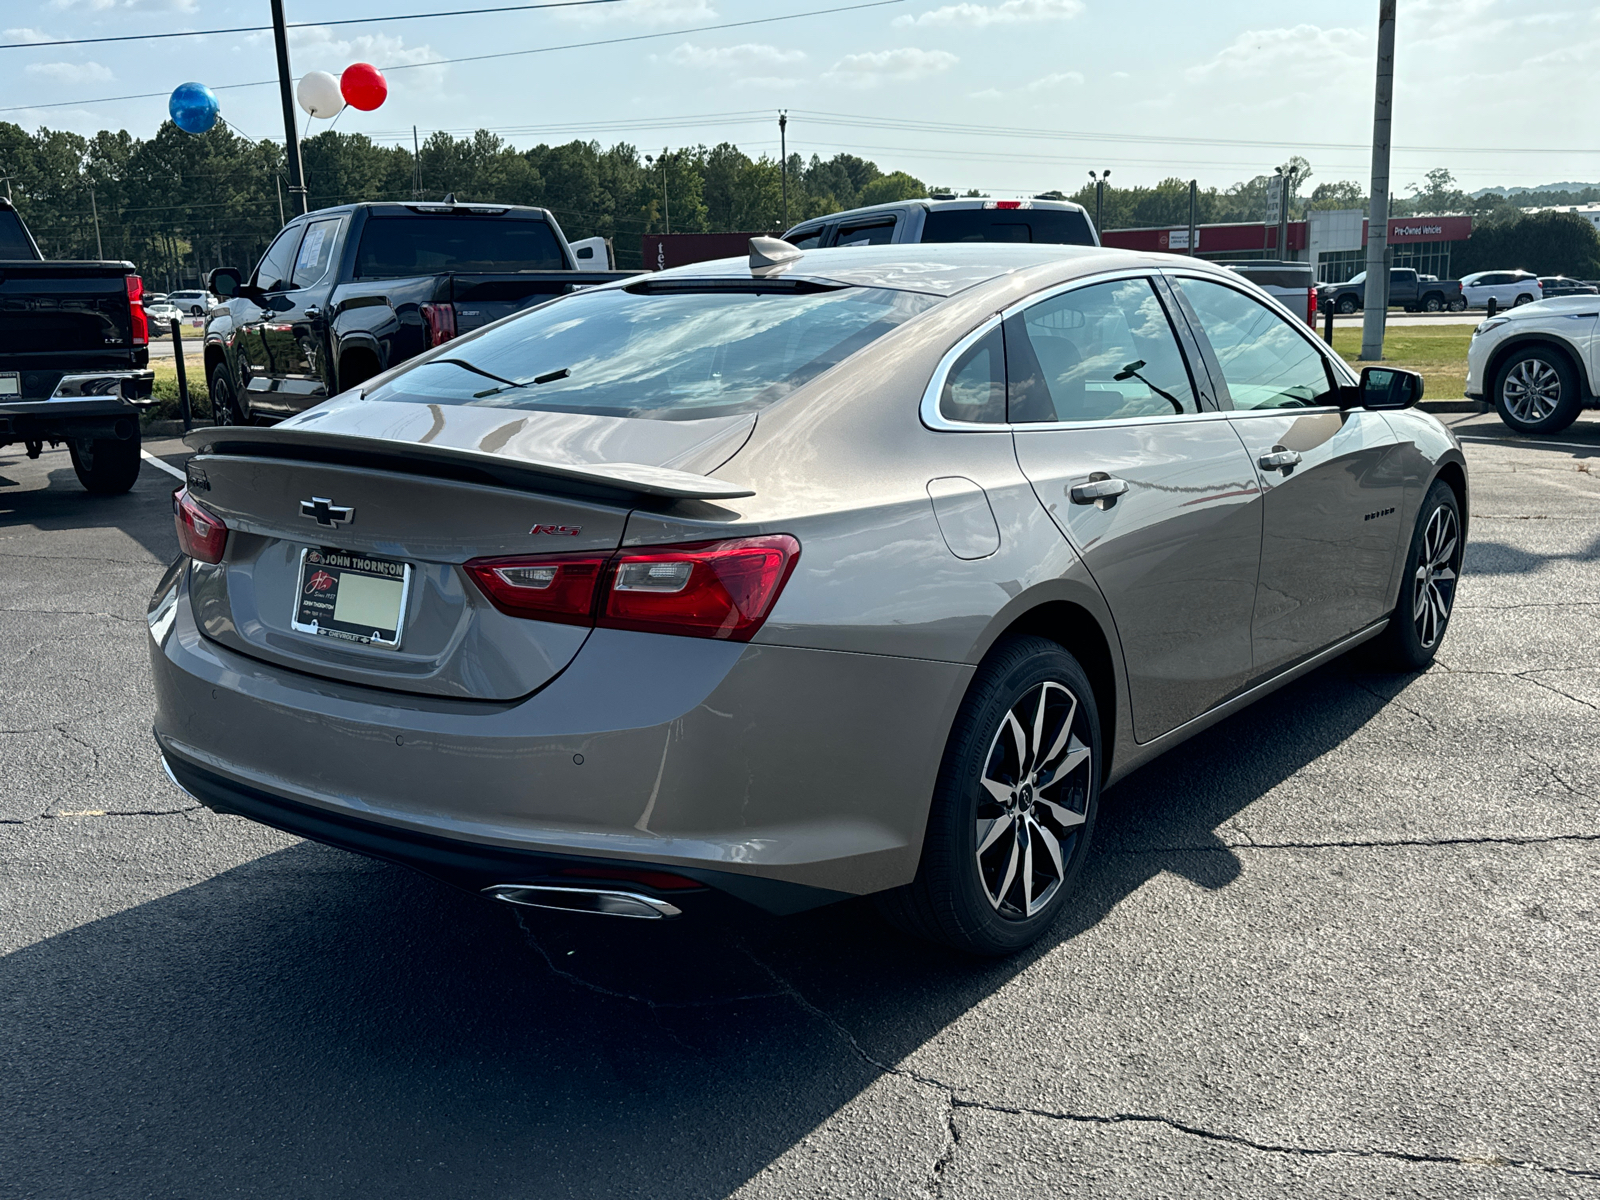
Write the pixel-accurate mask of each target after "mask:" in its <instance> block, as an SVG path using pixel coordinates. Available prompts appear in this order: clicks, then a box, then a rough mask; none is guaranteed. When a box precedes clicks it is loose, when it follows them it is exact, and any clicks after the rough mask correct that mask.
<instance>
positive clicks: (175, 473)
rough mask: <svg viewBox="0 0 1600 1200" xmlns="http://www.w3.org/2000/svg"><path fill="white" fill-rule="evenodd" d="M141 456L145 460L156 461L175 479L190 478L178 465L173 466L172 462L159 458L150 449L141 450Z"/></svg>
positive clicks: (157, 464) (156, 463)
mask: <svg viewBox="0 0 1600 1200" xmlns="http://www.w3.org/2000/svg"><path fill="white" fill-rule="evenodd" d="M139 457H140V458H142V459H144V460H145V462H149V463H154V464H155V465H156V466H158V467H160V468H161V469H162V470H163V471H165V472H166V473H167V474H168V475H171V476H172V477H173V478H174V479H182V480H185V481H187V480H188V478H189V477H188V476H187V475H185V474H184V473H183V472H182V471H180V470H178V468H177V467H175V466H173V465H172V464H171V463H165V462H162V461H161V460H160V459H159V458H157V457H156V456H155V455H154V454H151V453H150V451H148V450H141V451H139Z"/></svg>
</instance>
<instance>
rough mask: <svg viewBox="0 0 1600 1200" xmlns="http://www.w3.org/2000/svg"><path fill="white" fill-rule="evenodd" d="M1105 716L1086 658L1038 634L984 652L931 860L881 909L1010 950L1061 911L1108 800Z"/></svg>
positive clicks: (946, 936) (924, 933) (939, 793)
mask: <svg viewBox="0 0 1600 1200" xmlns="http://www.w3.org/2000/svg"><path fill="white" fill-rule="evenodd" d="M1100 770H1101V763H1100V717H1099V711H1098V709H1097V707H1096V705H1095V700H1094V691H1093V689H1092V688H1091V687H1090V684H1089V678H1088V676H1087V675H1086V674H1085V673H1084V670H1083V668H1082V667H1081V666H1079V665H1078V660H1077V659H1075V658H1073V657H1072V655H1070V654H1068V653H1067V652H1066V651H1065V650H1063V649H1062V648H1061V647H1060V646H1059V645H1057V644H1056V643H1054V642H1051V641H1047V640H1045V639H1044V638H1039V637H1016V638H1010V639H1008V640H1006V641H1004V642H1002V643H1001V644H1000V645H999V646H997V647H996V648H995V649H994V650H992V651H991V652H990V654H989V657H988V658H987V659H985V660H984V664H983V666H982V667H980V668H979V670H978V674H977V677H976V678H975V679H974V680H973V683H972V686H971V688H970V689H969V691H968V692H967V696H966V699H965V700H964V701H963V702H962V705H961V711H960V713H959V715H958V716H957V718H956V723H955V727H954V729H953V730H952V731H951V735H950V742H949V745H948V746H947V747H946V748H945V754H944V760H943V762H942V763H941V765H940V769H939V778H938V783H937V784H936V786H935V789H934V796H933V806H932V809H931V811H930V813H929V816H928V831H927V836H926V838H925V839H924V841H923V846H922V862H921V864H920V865H919V867H918V869H917V877H916V879H915V880H913V881H912V882H911V883H910V884H908V885H906V886H905V887H902V888H897V889H895V890H894V891H892V892H888V893H885V894H884V895H883V896H881V897H880V898H879V907H880V909H881V911H882V912H883V913H884V915H885V916H887V917H888V918H889V920H891V921H892V922H894V923H895V924H896V925H898V926H900V927H901V928H902V929H905V930H906V931H907V932H909V933H913V934H915V935H917V936H919V937H923V938H927V939H928V940H930V941H935V942H941V943H943V944H944V945H946V946H951V947H953V948H955V949H958V950H964V951H966V952H968V953H971V954H984V955H1003V954H1010V953H1013V952H1014V951H1017V950H1020V949H1022V948H1023V947H1024V946H1027V945H1029V944H1030V943H1031V942H1033V941H1034V940H1036V939H1037V938H1038V937H1039V936H1040V935H1041V934H1043V933H1044V932H1045V930H1046V929H1048V928H1049V927H1050V925H1051V924H1052V923H1053V922H1054V921H1055V919H1056V918H1057V917H1058V916H1060V915H1061V911H1062V909H1063V908H1065V907H1066V903H1067V896H1068V894H1069V892H1070V891H1071V889H1072V885H1073V883H1074V881H1075V880H1076V878H1077V875H1078V871H1079V870H1080V868H1081V867H1082V865H1083V860H1084V857H1085V855H1086V854H1087V853H1088V848H1089V840H1090V837H1091V835H1092V833H1093V831H1094V819H1095V811H1096V809H1097V807H1098V805H1099V799H1100Z"/></svg>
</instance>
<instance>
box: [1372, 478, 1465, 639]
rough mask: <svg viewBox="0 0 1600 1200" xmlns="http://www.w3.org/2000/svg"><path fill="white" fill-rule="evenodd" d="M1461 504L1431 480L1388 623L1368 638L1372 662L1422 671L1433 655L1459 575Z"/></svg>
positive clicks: (1452, 603) (1447, 620) (1452, 604)
mask: <svg viewBox="0 0 1600 1200" xmlns="http://www.w3.org/2000/svg"><path fill="white" fill-rule="evenodd" d="M1461 528H1462V526H1461V505H1460V502H1459V501H1457V500H1456V494H1455V491H1454V489H1452V488H1451V487H1450V485H1449V484H1447V483H1445V482H1444V481H1443V480H1442V479H1436V480H1434V481H1433V486H1432V487H1430V488H1429V489H1428V494H1427V496H1425V497H1424V498H1423V501H1422V511H1420V512H1419V513H1417V525H1416V528H1415V529H1414V530H1412V533H1411V546H1410V548H1409V549H1408V550H1407V551H1406V565H1405V571H1404V573H1403V574H1402V575H1401V577H1400V596H1399V598H1398V599H1397V601H1396V602H1395V608H1394V615H1393V616H1392V617H1390V619H1389V627H1388V628H1387V629H1385V630H1384V631H1383V633H1382V634H1380V635H1379V636H1378V637H1377V638H1376V639H1374V641H1373V642H1372V654H1371V658H1372V660H1373V665H1374V666H1377V667H1378V668H1379V669H1382V670H1390V671H1420V670H1422V669H1423V668H1424V667H1426V666H1427V665H1428V664H1429V663H1431V662H1432V661H1433V656H1434V655H1435V654H1437V653H1438V652H1439V643H1441V642H1442V641H1444V635H1445V632H1446V631H1447V630H1448V629H1449V628H1450V614H1451V612H1452V611H1454V608H1455V602H1456V584H1457V582H1458V581H1459V580H1460V578H1461V555H1462V551H1463V550H1464V549H1465V539H1464V538H1463V537H1462V536H1461Z"/></svg>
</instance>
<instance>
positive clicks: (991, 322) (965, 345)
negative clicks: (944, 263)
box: [919, 266, 1228, 433]
mask: <svg viewBox="0 0 1600 1200" xmlns="http://www.w3.org/2000/svg"><path fill="white" fill-rule="evenodd" d="M1165 273H1166V272H1165V271H1164V270H1163V269H1162V268H1161V267H1158V266H1148V267H1120V268H1118V269H1117V270H1114V271H1101V272H1098V273H1097V274H1094V275H1083V276H1079V277H1078V278H1077V279H1069V280H1067V281H1066V282H1065V283H1056V284H1051V285H1050V286H1049V287H1047V288H1045V289H1044V290H1043V291H1039V292H1034V293H1033V294H1032V295H1031V296H1028V297H1026V298H1024V299H1022V300H1018V301H1016V302H1014V303H1012V304H1010V305H1007V306H1006V307H1005V308H1003V309H1001V310H1000V311H999V312H997V313H995V314H994V315H992V316H990V317H989V318H988V319H987V320H985V321H984V322H983V324H981V325H979V326H978V327H977V328H976V329H974V330H973V331H972V332H971V333H969V334H967V335H966V336H965V337H964V338H962V339H961V340H960V341H959V342H957V343H956V344H955V345H954V346H952V347H951V348H950V349H949V350H948V351H946V352H945V355H944V357H943V358H941V359H940V360H939V365H938V366H936V367H935V368H934V369H933V378H932V379H930V380H929V381H928V386H927V387H926V388H924V389H923V392H922V403H921V405H920V406H919V413H920V415H921V417H922V423H923V425H925V426H926V427H927V428H929V429H931V430H933V431H934V432H935V433H1008V432H1024V433H1026V432H1029V431H1038V430H1055V429H1114V428H1121V427H1123V426H1126V425H1149V424H1163V425H1171V424H1175V423H1177V422H1179V421H1194V420H1198V419H1200V418H1211V417H1225V416H1227V415H1228V414H1227V413H1226V412H1197V413H1168V414H1164V415H1158V416H1149V417H1124V418H1123V419H1121V420H1116V421H996V422H995V423H993V424H988V425H985V424H979V423H977V422H975V421H952V420H951V419H950V418H949V417H947V416H945V415H944V414H943V413H941V412H940V411H939V395H940V393H941V392H943V391H944V384H945V380H946V379H947V378H948V377H949V375H950V369H951V368H952V367H954V366H955V364H956V360H957V359H959V358H960V357H961V356H962V355H963V354H965V353H966V352H967V351H968V350H969V349H970V348H971V347H972V345H973V343H974V342H977V341H979V340H980V339H982V338H984V337H986V336H987V335H988V334H989V333H990V332H992V331H993V330H995V329H997V328H999V326H1000V325H1001V324H1002V323H1004V322H1005V321H1006V320H1008V319H1009V318H1011V317H1014V316H1016V315H1017V314H1018V313H1020V312H1022V311H1023V310H1024V309H1029V308H1032V307H1033V306H1034V305H1035V304H1042V303H1044V302H1045V301H1046V300H1053V299H1055V298H1056V297H1057V296H1060V295H1062V294H1064V293H1066V292H1072V291H1076V290H1077V289H1078V288H1082V287H1093V286H1094V285H1095V284H1100V283H1115V282H1116V281H1117V280H1119V279H1149V278H1150V277H1151V276H1154V275H1161V274H1165ZM1195 274H1196V277H1197V278H1201V279H1207V278H1210V276H1209V275H1208V274H1206V273H1204V272H1196V273H1195ZM1156 298H1157V299H1158V300H1159V299H1161V296H1160V293H1159V292H1158V293H1157V295H1156ZM1165 307H1166V305H1165V301H1163V308H1165ZM1167 320H1168V322H1169V323H1170V322H1171V320H1172V317H1171V315H1170V314H1169V315H1168V317H1167ZM1172 340H1173V343H1174V344H1175V345H1176V346H1177V347H1178V353H1179V354H1183V355H1184V357H1185V358H1187V357H1188V355H1187V354H1185V353H1184V349H1183V341H1182V339H1181V338H1180V337H1179V335H1178V331H1177V330H1176V329H1174V330H1173V331H1172ZM1202 365H1204V364H1202ZM1193 369H1194V367H1193V364H1190V371H1191V372H1192V371H1193Z"/></svg>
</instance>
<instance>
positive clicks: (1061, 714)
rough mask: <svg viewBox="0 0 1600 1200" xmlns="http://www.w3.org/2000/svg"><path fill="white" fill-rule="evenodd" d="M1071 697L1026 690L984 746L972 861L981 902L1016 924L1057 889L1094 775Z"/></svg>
mask: <svg viewBox="0 0 1600 1200" xmlns="http://www.w3.org/2000/svg"><path fill="white" fill-rule="evenodd" d="M1082 724H1083V720H1082V714H1081V706H1080V705H1079V703H1078V698H1077V697H1076V696H1074V695H1073V694H1072V692H1071V691H1069V690H1068V689H1067V688H1065V687H1063V686H1062V685H1061V684H1059V683H1052V682H1045V683H1040V684H1037V685H1035V686H1034V687H1032V688H1029V689H1028V691H1026V692H1025V693H1023V695H1022V697H1021V698H1020V699H1019V700H1018V701H1017V702H1016V703H1015V704H1013V705H1012V706H1011V708H1010V710H1009V711H1008V712H1007V713H1006V716H1005V719H1004V720H1003V721H1001V723H1000V728H999V729H997V730H996V731H995V735H994V740H993V741H992V742H990V744H989V754H988V757H987V758H986V759H985V762H984V769H983V775H982V777H981V778H980V779H979V783H980V784H981V786H982V790H981V792H980V794H979V796H978V813H977V840H976V843H975V844H976V846H977V850H976V857H977V862H978V875H979V878H980V879H981V880H982V882H983V890H984V894H985V895H986V896H987V897H988V898H989V903H990V904H991V905H992V906H993V907H994V908H995V910H996V911H997V912H999V913H1000V914H1001V915H1002V916H1005V917H1009V918H1011V919H1013V920H1023V919H1025V918H1027V917H1031V916H1034V915H1035V914H1036V913H1038V912H1040V911H1041V910H1043V909H1044V907H1045V906H1046V905H1048V904H1049V903H1050V901H1051V900H1052V899H1053V898H1054V897H1055V895H1056V893H1057V892H1058V891H1059V890H1060V889H1061V886H1062V881H1063V880H1064V879H1065V878H1066V877H1067V874H1068V869H1069V866H1070V864H1071V861H1072V857H1073V855H1074V854H1075V853H1076V852H1077V849H1078V843H1079V840H1080V839H1079V833H1080V831H1081V830H1082V829H1083V826H1084V823H1085V821H1086V820H1087V809H1088V797H1089V782H1090V774H1089V773H1090V771H1091V770H1093V769H1094V764H1093V763H1092V762H1091V761H1090V760H1091V758H1092V755H1091V752H1090V749H1089V744H1088V741H1087V738H1086V733H1087V730H1086V729H1080V728H1078V726H1080V725H1082Z"/></svg>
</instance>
